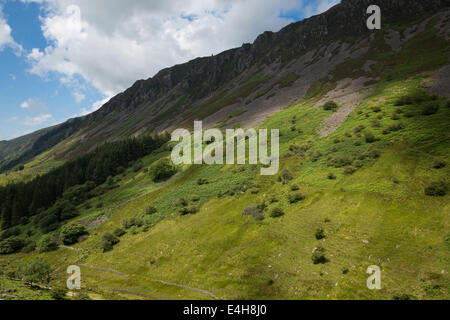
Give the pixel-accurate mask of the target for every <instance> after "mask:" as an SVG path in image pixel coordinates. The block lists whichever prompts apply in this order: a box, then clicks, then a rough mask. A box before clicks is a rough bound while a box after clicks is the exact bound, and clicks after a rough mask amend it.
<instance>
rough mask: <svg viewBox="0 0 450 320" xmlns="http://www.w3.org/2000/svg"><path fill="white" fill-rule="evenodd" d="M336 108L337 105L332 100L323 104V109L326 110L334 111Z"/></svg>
mask: <svg viewBox="0 0 450 320" xmlns="http://www.w3.org/2000/svg"><path fill="white" fill-rule="evenodd" d="M337 108H338V105H337V103H336V102H334V101H328V102H327V103H325V104H324V105H323V110H326V111H330V110H331V111H335V110H336V109H337Z"/></svg>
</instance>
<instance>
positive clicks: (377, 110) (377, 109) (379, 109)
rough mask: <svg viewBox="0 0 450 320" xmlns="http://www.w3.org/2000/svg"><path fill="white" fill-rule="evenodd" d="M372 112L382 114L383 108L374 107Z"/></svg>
mask: <svg viewBox="0 0 450 320" xmlns="http://www.w3.org/2000/svg"><path fill="white" fill-rule="evenodd" d="M372 111H373V112H375V113H378V112H381V108H380V107H378V106H375V107H372Z"/></svg>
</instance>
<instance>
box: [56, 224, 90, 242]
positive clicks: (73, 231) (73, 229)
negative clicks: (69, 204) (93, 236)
mask: <svg viewBox="0 0 450 320" xmlns="http://www.w3.org/2000/svg"><path fill="white" fill-rule="evenodd" d="M85 234H87V231H86V228H85V227H84V226H82V225H81V224H78V223H69V224H66V225H65V226H63V227H62V228H61V232H60V234H59V237H60V239H61V241H62V242H63V243H64V244H65V245H71V244H74V243H76V242H77V241H78V238H79V237H80V236H82V235H85Z"/></svg>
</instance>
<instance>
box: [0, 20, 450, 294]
mask: <svg viewBox="0 0 450 320" xmlns="http://www.w3.org/2000/svg"><path fill="white" fill-rule="evenodd" d="M434 23H435V22H432V23H430V24H428V26H427V28H426V29H425V30H424V31H423V32H422V33H421V34H420V35H419V36H418V39H422V40H423V41H428V42H427V43H432V44H433V49H432V50H429V51H428V52H427V51H423V50H421V51H419V52H420V53H421V54H420V55H414V52H416V51H417V50H419V47H420V46H419V45H418V43H417V42H416V41H417V39H412V40H411V41H410V42H408V44H407V45H406V46H405V47H404V49H403V51H401V52H399V53H398V54H396V55H395V56H394V57H391V56H389V55H387V54H386V52H378V53H377V54H374V55H371V56H370V59H371V60H373V61H375V62H376V64H375V65H376V66H378V67H377V68H375V69H374V70H378V71H376V72H379V73H377V74H374V75H373V76H380V81H379V82H378V83H377V85H376V86H375V88H374V90H373V91H372V93H371V94H370V95H369V96H367V97H366V98H365V99H364V100H363V101H362V102H361V103H360V104H359V105H358V106H357V107H356V108H355V110H353V111H352V112H351V113H350V115H349V116H348V117H347V118H346V119H345V120H344V121H343V123H342V124H340V126H339V127H338V128H337V130H336V131H334V132H332V133H331V134H330V135H329V136H326V137H321V136H320V135H319V132H320V129H321V128H322V126H323V122H324V120H325V119H327V118H328V117H330V116H331V115H332V113H333V111H331V110H329V111H327V110H324V108H322V107H321V106H318V101H319V99H320V98H321V97H322V96H323V94H324V93H325V92H324V90H322V84H323V83H322V84H320V85H317V84H313V85H312V89H311V90H310V94H309V95H308V96H307V98H306V99H303V100H301V101H298V102H296V103H293V104H291V105H290V106H288V107H286V108H285V109H284V110H282V111H280V112H278V113H276V114H274V115H272V116H270V117H269V118H268V119H267V120H266V121H265V123H264V124H262V125H261V128H275V129H280V144H281V145H280V153H281V155H282V159H281V168H280V171H279V174H282V173H286V172H289V175H288V176H290V179H287V180H286V183H285V184H283V183H282V182H280V181H279V176H278V175H276V176H260V175H259V169H260V168H259V167H258V166H250V165H243V166H237V165H236V166H230V165H228V166H227V165H224V166H218V165H215V166H185V167H182V168H179V172H178V174H177V175H175V176H174V177H172V178H171V179H170V180H168V181H166V182H162V183H155V182H153V181H152V179H151V178H150V175H149V173H148V170H149V168H150V167H151V166H152V164H153V163H154V162H155V161H157V160H158V159H161V158H165V157H169V155H170V152H169V149H168V148H161V149H160V150H158V152H156V153H154V154H152V155H150V156H147V157H146V158H144V159H142V167H141V168H138V169H137V170H133V167H130V168H129V169H127V170H126V171H125V172H124V173H123V174H120V175H118V176H116V177H114V182H113V183H114V185H116V187H115V188H108V187H107V186H101V187H99V188H98V190H97V191H98V192H97V196H96V197H94V198H92V199H89V200H88V201H87V202H86V203H83V204H81V205H80V206H79V208H78V209H79V210H80V212H81V215H80V216H79V217H77V218H75V219H74V220H73V221H72V222H77V223H81V224H83V225H85V226H86V228H87V230H88V231H89V237H87V238H86V239H84V241H82V242H80V243H78V244H76V245H74V246H72V247H61V248H59V249H58V250H57V251H54V252H49V253H37V252H32V253H18V254H14V255H7V256H0V271H1V272H2V274H3V276H7V275H8V274H9V273H11V272H13V271H14V270H15V269H16V267H17V266H18V265H19V264H20V263H23V262H25V261H30V260H32V259H33V258H34V257H36V256H42V257H45V258H46V259H47V260H48V261H49V262H50V264H51V265H52V267H53V268H54V270H55V272H54V280H53V282H52V285H54V286H55V287H58V286H64V284H65V281H66V279H67V274H66V273H65V271H66V269H67V267H68V266H69V265H74V264H75V265H79V266H80V267H81V270H82V286H83V290H85V291H86V292H88V293H89V296H90V297H91V298H94V299H406V298H409V299H448V298H449V296H450V277H449V271H450V270H449V265H450V219H449V214H450V201H449V198H450V195H448V194H447V195H444V196H428V195H426V194H425V190H426V188H427V187H429V186H430V185H431V184H433V183H441V184H443V185H445V186H448V182H449V181H448V177H449V176H450V165H449V164H448V162H449V151H450V140H449V139H450V136H449V133H450V122H449V119H450V103H449V102H448V101H447V100H446V99H444V98H441V97H438V96H431V95H429V94H427V93H426V92H425V91H424V90H423V88H424V87H425V86H426V85H427V83H428V82H429V78H430V76H432V75H433V73H434V72H435V71H436V70H438V69H439V68H440V67H442V66H443V65H445V64H448V57H447V58H445V57H443V56H442V55H441V53H438V52H436V51H437V50H438V49H439V50H443V51H445V52H448V42H446V41H444V40H442V39H440V38H437V37H436V32H435V31H436V30H435V29H434V27H433V24H434ZM436 48H437V49H436ZM405 52H406V53H408V52H409V53H408V54H406V53H405ZM405 54H406V56H407V57H408V59H401V57H402V56H405ZM434 58H436V59H438V60H436V59H434ZM365 59H369V57H366V58H365ZM392 59H394V60H395V64H394V65H391V66H389V64H388V62H389V61H392ZM397 59H398V60H397ZM349 63H350V62H346V63H344V64H345V66H346V68H343V67H342V66H338V68H336V70H335V72H334V73H333V76H334V81H338V80H340V79H342V78H344V74H343V73H342V72H343V71H342V70H353V69H358V68H361V66H362V65H363V64H364V63H363V61H354V62H353V63H354V65H353V67H354V68H353V67H349ZM353 76H354V77H359V76H361V74H355V75H353ZM334 85H335V84H334ZM318 87H321V88H318ZM333 87H334V86H333V83H332V84H331V85H330V86H328V88H333ZM445 163H447V165H443V164H445ZM296 194H301V197H297V199H295V197H294V196H295V195H296ZM180 199H183V200H184V201H181V200H180ZM183 202H184V203H183ZM150 205H152V206H154V207H155V208H156V213H153V214H150V215H149V214H146V209H147V208H148V207H149V206H150ZM254 206H259V208H260V209H261V210H262V215H263V217H264V219H261V215H259V216H258V215H255V217H256V218H257V219H255V218H254V217H252V216H248V215H242V212H243V211H244V209H245V208H248V207H254ZM183 207H186V208H195V209H197V212H195V213H194V212H192V214H186V215H182V214H181V213H180V212H181V210H182V208H183ZM275 208H278V209H280V210H281V211H282V212H283V213H284V215H282V216H281V217H277V218H274V217H272V215H271V213H272V211H273V210H274V209H275ZM280 210H278V211H280ZM130 219H138V220H141V222H140V223H135V225H134V226H131V227H130V228H127V229H126V233H125V234H124V235H123V236H122V237H120V242H119V243H118V244H116V245H115V246H114V248H113V249H112V250H111V251H108V252H103V250H102V249H101V247H100V244H101V239H102V236H103V235H104V234H105V233H106V232H114V231H115V230H116V229H117V228H124V221H125V222H128V224H129V222H130ZM20 230H21V232H22V234H29V239H31V240H38V239H39V238H40V237H41V236H42V234H41V233H40V231H38V230H35V229H33V227H32V225H31V224H29V225H26V226H21V227H20ZM320 230H322V231H321V232H320ZM320 234H323V236H322V237H317V235H320ZM54 235H55V236H57V235H58V231H57V232H55V233H54ZM318 238H320V239H318ZM318 248H323V250H324V257H325V259H326V260H325V261H324V262H325V263H319V264H314V263H313V259H312V258H313V256H314V254H317V252H318V250H317V249H318ZM371 265H377V266H379V267H380V268H381V270H382V274H381V277H382V278H381V286H382V289H381V290H374V291H372V290H369V289H368V288H367V286H366V280H367V278H368V276H369V275H368V274H367V273H366V270H367V268H368V267H369V266H371ZM2 281H9V280H6V279H5V278H2Z"/></svg>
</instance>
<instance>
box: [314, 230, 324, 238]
mask: <svg viewBox="0 0 450 320" xmlns="http://www.w3.org/2000/svg"><path fill="white" fill-rule="evenodd" d="M315 236H316V239H317V240H322V239H325V232H324V231H323V229H321V228H320V229H317V230H316V234H315Z"/></svg>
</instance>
